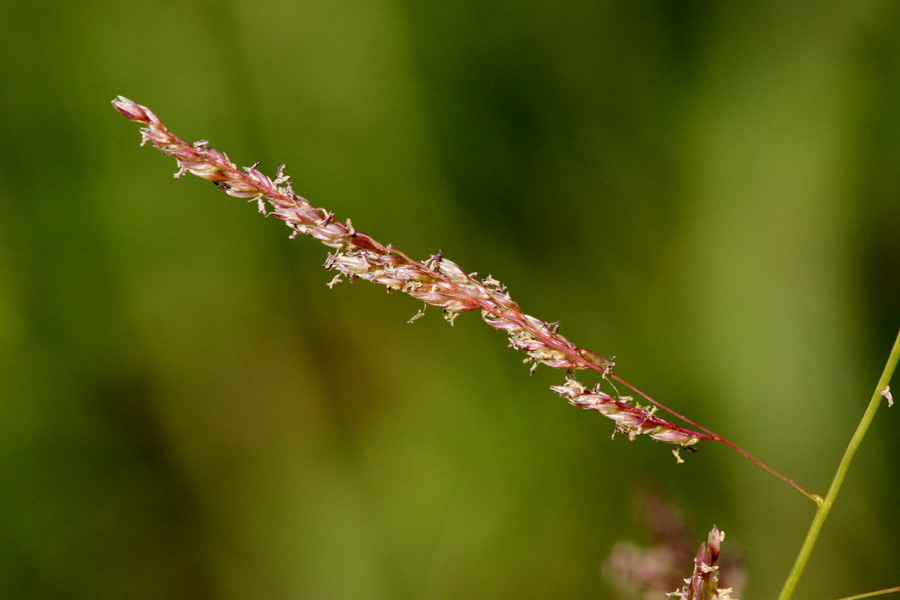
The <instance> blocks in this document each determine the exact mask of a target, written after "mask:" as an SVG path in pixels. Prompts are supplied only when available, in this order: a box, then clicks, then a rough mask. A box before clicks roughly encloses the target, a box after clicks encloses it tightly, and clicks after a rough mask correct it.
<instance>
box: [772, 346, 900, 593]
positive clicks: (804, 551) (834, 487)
mask: <svg viewBox="0 0 900 600" xmlns="http://www.w3.org/2000/svg"><path fill="white" fill-rule="evenodd" d="M898 359H900V332H898V334H897V339H896V340H894V347H893V348H892V349H891V354H890V356H888V360H887V364H886V365H885V366H884V371H883V372H882V373H881V378H880V379H879V380H878V385H877V386H875V393H874V394H872V399H871V400H870V401H869V407H868V408H867V409H866V412H865V414H864V415H863V418H862V420H861V421H860V422H859V425H858V426H857V428H856V432H855V433H854V434H853V438H852V439H851V440H850V444H849V445H848V446H847V450H846V451H845V452H844V457H843V458H842V459H841V464H840V465H839V466H838V469H837V472H836V473H835V474H834V480H833V481H832V482H831V487H830V488H829V489H828V494H826V495H825V500H824V501H823V502H822V503H821V504H820V505H819V508H818V510H817V511H816V516H815V517H814V518H813V522H812V525H810V527H809V532H808V533H807V534H806V540H805V541H804V542H803V547H802V548H800V554H798V555H797V560H796V562H795V563H794V568H793V569H791V573H790V575H788V578H787V581H785V582H784V587H783V588H782V589H781V594H780V595H779V596H778V600H789V599H790V597H791V596H792V595H793V593H794V588H796V587H797V584H798V583H799V582H800V576H801V575H802V574H803V569H804V568H805V567H806V563H807V561H808V560H809V556H810V554H812V550H813V547H814V546H815V545H816V540H818V539H819V533H820V532H821V531H822V526H823V525H824V524H825V519H826V518H828V513H829V512H831V507H832V505H833V504H834V500H835V498H837V495H838V492H839V491H840V490H841V485H843V483H844V478H846V477H847V471H848V470H850V463H851V462H853V456H854V455H855V454H856V451H857V450H858V449H859V445H860V444H861V443H862V440H863V438H864V437H865V436H866V431H868V429H869V425H871V423H872V419H874V418H875V411H877V410H878V405H879V404H881V400H882V398H883V397H884V396H883V395H882V394H883V393H884V392H886V390H887V389H888V383H889V382H890V381H891V377H892V376H893V374H894V369H895V368H896V367H897V360H898Z"/></svg>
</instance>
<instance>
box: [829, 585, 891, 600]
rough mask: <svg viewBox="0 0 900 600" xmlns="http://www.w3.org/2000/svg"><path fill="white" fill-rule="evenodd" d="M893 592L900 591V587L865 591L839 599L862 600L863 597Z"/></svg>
mask: <svg viewBox="0 0 900 600" xmlns="http://www.w3.org/2000/svg"><path fill="white" fill-rule="evenodd" d="M894 592H900V587H892V588H888V589H886V590H878V591H877V592H867V593H865V594H859V595H857V596H847V597H846V598H841V600H862V599H863V598H874V597H875V596H884V595H885V594H893V593H894Z"/></svg>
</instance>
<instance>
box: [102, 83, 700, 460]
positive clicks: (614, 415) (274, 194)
mask: <svg viewBox="0 0 900 600" xmlns="http://www.w3.org/2000/svg"><path fill="white" fill-rule="evenodd" d="M113 106H114V107H115V108H116V110H118V111H119V112H120V113H121V114H122V115H124V116H125V117H127V118H128V119H131V120H132V121H136V122H138V123H141V124H142V125H144V128H143V129H142V130H141V135H142V144H144V143H146V142H150V143H152V144H153V145H154V146H155V147H156V148H157V149H159V150H160V151H162V152H163V153H165V154H168V155H169V156H173V157H174V158H175V159H176V161H177V163H178V172H177V173H176V174H175V176H176V177H181V176H182V175H184V174H185V173H192V174H193V175H196V176H197V177H200V178H202V179H206V180H208V181H213V182H215V183H217V184H218V186H219V188H220V189H221V190H223V191H224V192H225V193H226V194H228V195H229V196H232V197H235V198H241V199H246V200H250V201H255V202H257V203H258V206H259V210H260V212H262V213H263V214H273V215H274V216H276V217H277V218H278V219H280V220H282V221H284V222H285V223H286V224H287V225H288V226H289V227H290V228H291V230H292V233H291V237H293V236H295V235H297V234H304V235H307V236H310V237H312V238H314V239H317V240H319V241H320V242H322V243H323V244H324V245H326V246H328V247H330V248H333V249H334V252H333V253H332V254H330V255H329V256H328V259H327V260H326V261H325V265H324V266H325V267H326V268H327V269H330V270H334V271H337V273H338V275H337V276H336V277H335V278H334V279H333V280H332V281H331V283H329V286H331V285H334V284H335V283H337V282H338V281H340V278H341V277H342V276H343V277H346V278H347V279H349V280H353V279H365V280H368V281H372V282H374V283H379V284H381V285H384V286H385V287H386V288H387V289H388V290H399V291H402V292H404V293H406V294H408V295H410V296H412V297H413V298H416V299H418V300H421V301H422V302H424V303H426V304H430V305H432V306H435V307H438V308H441V309H443V311H444V316H445V318H446V319H447V320H448V321H449V322H450V323H451V324H452V323H453V319H454V318H455V317H456V316H457V315H458V314H459V313H461V312H468V311H474V310H479V311H481V316H482V318H483V319H484V321H485V322H486V323H487V324H488V325H490V326H491V327H493V328H494V329H498V330H501V331H504V332H505V333H506V334H507V335H508V336H509V342H510V346H511V347H513V348H516V349H518V350H522V351H524V352H525V353H526V354H527V357H526V358H525V363H529V364H531V370H532V372H533V371H534V369H535V368H537V366H538V365H539V364H543V365H547V366H549V367H552V368H556V369H566V370H569V371H571V370H580V369H590V370H594V371H598V372H600V373H602V374H603V376H604V378H605V377H607V376H610V377H613V378H615V376H612V375H611V374H610V373H611V370H612V368H613V365H614V362H613V361H612V360H611V359H608V358H606V357H604V356H603V355H601V354H597V353H596V352H593V351H591V350H587V349H585V348H579V347H578V346H576V345H575V344H573V343H572V342H571V341H569V340H568V339H567V338H566V337H564V336H563V335H561V334H559V333H558V332H557V328H558V323H554V324H550V323H546V322H544V321H541V320H540V319H537V318H535V317H532V316H531V315H527V314H525V313H524V312H523V311H522V310H521V309H520V308H519V305H518V304H517V303H516V302H515V301H513V299H512V298H511V297H510V296H509V294H508V293H507V292H506V287H505V286H504V285H503V284H501V283H500V282H499V281H497V280H496V279H494V278H493V277H491V276H490V275H489V276H488V277H486V278H484V279H481V280H479V279H476V274H475V273H471V274H470V273H467V272H466V271H465V270H464V269H462V268H461V267H460V266H459V265H458V264H456V263H455V262H452V261H450V260H447V259H446V258H443V256H442V255H440V254H437V255H435V256H432V257H431V258H429V259H428V260H426V261H424V262H418V261H416V260H413V259H411V258H410V257H408V256H407V255H406V254H404V253H402V252H400V251H398V250H394V249H393V248H392V247H391V246H390V245H387V246H385V245H382V244H380V243H379V242H377V241H376V240H374V239H373V238H372V237H370V236H368V235H366V234H365V233H362V232H359V231H356V230H355V229H354V227H353V225H352V224H351V223H350V221H349V220H348V221H347V223H346V224H343V223H341V222H339V221H336V220H334V217H333V215H332V213H330V212H328V211H326V210H324V209H321V208H315V207H313V206H312V205H311V204H310V203H309V202H308V201H307V200H306V199H305V198H303V197H301V196H298V195H297V194H295V193H294V191H293V189H292V187H291V183H290V177H288V176H286V175H285V174H284V167H283V166H281V167H279V168H278V173H277V176H276V177H275V179H274V180H272V179H271V178H269V177H268V176H267V175H265V174H263V173H262V172H261V171H259V170H258V168H257V166H258V164H254V165H252V166H250V167H246V168H244V169H243V170H241V169H238V168H237V166H236V165H235V164H234V163H232V162H231V161H230V160H229V159H228V157H227V156H226V155H225V154H224V153H222V152H219V151H218V150H216V149H214V148H212V147H210V146H209V143H208V142H207V141H205V140H203V141H200V142H196V143H195V144H189V143H187V142H185V141H183V140H181V139H180V138H178V137H176V136H175V135H173V134H172V133H171V132H170V131H169V130H168V128H166V126H165V125H164V124H163V123H162V122H161V121H160V120H159V118H158V117H157V116H156V115H155V114H154V113H153V112H152V111H151V110H150V109H148V108H146V107H144V106H141V105H140V104H137V103H135V102H132V101H131V100H129V99H127V98H124V97H122V96H119V97H118V98H117V99H116V100H114V101H113ZM266 203H268V205H269V206H270V207H271V213H267V211H266ZM615 379H616V380H618V381H621V380H620V379H618V378H615ZM626 385H630V384H626ZM552 389H553V390H554V391H556V392H557V393H559V394H561V395H563V396H565V397H567V398H568V399H569V401H570V402H571V403H572V404H574V405H576V406H581V407H582V408H586V409H588V410H593V411H596V412H599V413H601V414H603V415H605V416H606V417H608V418H610V419H612V420H613V421H615V423H616V429H617V430H618V431H622V432H625V433H627V434H628V435H629V437H634V436H637V435H649V436H650V437H652V438H654V439H657V440H659V441H663V442H666V443H669V444H675V445H678V446H691V445H693V444H695V443H697V441H699V440H702V439H716V438H714V437H712V436H710V435H706V434H704V433H699V432H696V431H690V430H688V429H684V428H682V427H678V426H676V425H674V424H672V423H669V422H668V421H665V420H663V419H660V418H658V417H655V416H654V415H653V411H650V410H647V409H645V408H643V407H640V406H637V405H632V404H628V403H627V402H624V401H623V400H621V399H615V398H612V397H611V396H609V395H606V394H603V393H601V392H599V390H595V391H592V392H587V391H586V390H585V388H584V386H582V385H581V384H580V383H578V382H576V381H575V380H573V379H569V380H568V381H567V383H566V385H563V386H554V387H553V388H552ZM632 389H636V388H632ZM645 398H647V399H648V400H650V401H651V402H654V403H655V401H653V400H652V399H649V397H647V396H646V395H645ZM660 406H661V405H660ZM667 410H668V409H667Z"/></svg>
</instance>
